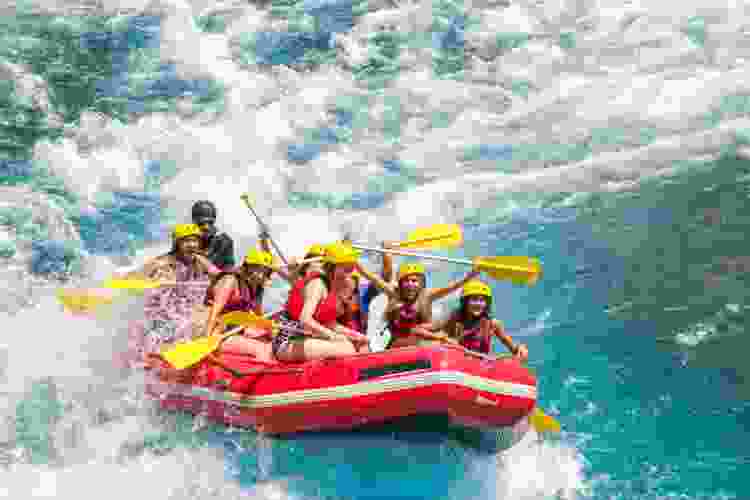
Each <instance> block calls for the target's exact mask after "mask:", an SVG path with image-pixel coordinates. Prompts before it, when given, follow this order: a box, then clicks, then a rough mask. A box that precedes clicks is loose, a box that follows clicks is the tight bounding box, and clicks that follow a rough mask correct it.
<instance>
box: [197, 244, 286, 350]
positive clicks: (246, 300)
mask: <svg viewBox="0 0 750 500" xmlns="http://www.w3.org/2000/svg"><path fill="white" fill-rule="evenodd" d="M276 270H277V269H276V268H275V267H274V265H273V256H272V255H271V253H270V252H266V251H263V250H257V249H253V250H250V251H249V252H248V253H247V255H246V256H245V258H244V259H243V261H242V264H241V265H240V266H239V268H237V269H235V270H232V271H225V272H222V273H220V274H219V275H218V276H217V277H216V278H215V279H214V280H213V282H212V283H211V285H210V286H209V287H208V290H207V292H206V298H205V305H206V306H207V307H208V308H209V309H208V317H207V318H206V321H205V325H204V327H203V335H214V334H221V333H223V331H221V330H217V327H219V326H220V325H219V318H220V317H221V316H222V315H224V314H227V313H230V312H234V311H241V312H252V313H255V314H257V315H259V316H260V315H262V314H263V292H264V287H265V284H266V283H267V280H268V279H269V277H270V274H271V273H273V272H274V271H276ZM220 350H222V351H225V352H227V351H228V352H234V353H239V354H247V355H252V356H255V357H257V358H260V359H263V360H266V361H270V360H271V359H272V358H271V346H270V343H268V342H263V341H262V340H258V339H252V338H247V337H243V336H233V337H230V338H229V339H227V340H226V341H225V342H223V343H222V344H221V349H220Z"/></svg>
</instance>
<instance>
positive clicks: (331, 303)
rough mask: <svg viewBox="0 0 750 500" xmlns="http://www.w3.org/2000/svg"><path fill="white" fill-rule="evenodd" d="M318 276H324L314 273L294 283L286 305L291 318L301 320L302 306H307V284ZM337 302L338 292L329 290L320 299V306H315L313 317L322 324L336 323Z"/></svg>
mask: <svg viewBox="0 0 750 500" xmlns="http://www.w3.org/2000/svg"><path fill="white" fill-rule="evenodd" d="M318 278H323V274H321V273H314V274H311V275H310V276H306V277H304V278H300V279H298V280H297V281H296V282H295V283H294V286H292V290H291V291H290V292H289V298H288V299H287V301H286V306H285V307H284V309H285V311H286V314H287V316H289V319H291V320H294V321H299V320H300V316H301V315H302V308H303V307H304V306H305V285H307V284H308V283H309V282H310V281H312V280H314V279H318ZM336 302H337V299H336V294H335V293H331V291H330V290H329V291H328V295H326V296H325V297H324V298H323V300H321V301H320V303H319V304H318V307H316V308H315V312H314V313H313V319H314V320H315V321H317V322H318V323H320V324H321V325H330V324H331V323H334V322H335V321H336V319H337V316H338V314H337V311H336Z"/></svg>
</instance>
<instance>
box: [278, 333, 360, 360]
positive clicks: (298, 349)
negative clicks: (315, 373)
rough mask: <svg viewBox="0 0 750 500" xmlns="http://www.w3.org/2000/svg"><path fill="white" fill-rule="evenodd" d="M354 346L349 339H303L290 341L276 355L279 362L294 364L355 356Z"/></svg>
mask: <svg viewBox="0 0 750 500" xmlns="http://www.w3.org/2000/svg"><path fill="white" fill-rule="evenodd" d="M355 353H356V351H355V350H354V346H353V345H352V343H351V342H350V341H349V339H342V340H338V339H336V340H322V339H314V338H309V337H307V338H305V339H304V340H292V341H290V342H289V343H288V344H287V345H286V347H285V348H282V349H281V350H280V351H279V352H278V353H277V355H276V358H277V359H278V360H279V361H284V362H287V363H294V362H300V361H312V360H315V359H324V358H343V357H346V356H351V355H352V354H355Z"/></svg>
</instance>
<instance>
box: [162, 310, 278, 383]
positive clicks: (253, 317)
mask: <svg viewBox="0 0 750 500" xmlns="http://www.w3.org/2000/svg"><path fill="white" fill-rule="evenodd" d="M219 320H220V321H221V322H222V323H223V324H224V325H239V328H235V329H233V330H232V331H229V332H227V333H225V334H223V335H210V336H208V337H201V338H198V339H195V340H191V341H189V342H185V343H182V344H178V345H176V346H174V347H171V348H169V349H167V350H165V351H163V352H162V353H161V357H162V358H163V359H164V360H165V361H167V362H168V363H169V364H170V365H172V366H173V367H174V368H176V369H178V370H184V369H185V368H189V367H191V366H193V365H194V364H196V363H198V362H199V361H201V360H202V359H203V358H205V357H206V356H208V355H209V354H211V353H212V352H214V351H215V350H216V349H217V348H218V347H219V343H220V342H221V341H222V339H224V337H227V336H229V335H233V334H235V333H237V332H238V331H239V330H241V329H242V328H244V327H246V326H254V327H257V328H263V329H268V330H271V329H272V328H273V326H274V322H273V321H271V320H270V319H267V318H263V317H261V316H258V315H257V314H254V313H251V312H242V311H234V312H231V313H227V314H224V315H223V316H221V318H219Z"/></svg>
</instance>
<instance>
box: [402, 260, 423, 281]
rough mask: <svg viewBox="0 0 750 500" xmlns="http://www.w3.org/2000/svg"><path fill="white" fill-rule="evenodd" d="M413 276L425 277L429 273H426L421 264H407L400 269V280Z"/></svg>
mask: <svg viewBox="0 0 750 500" xmlns="http://www.w3.org/2000/svg"><path fill="white" fill-rule="evenodd" d="M412 274H421V275H423V276H424V275H425V274H427V272H426V271H425V268H424V265H422V264H420V263H419V262H405V263H403V264H401V266H400V267H399V268H398V279H399V280H401V279H402V278H405V277H407V276H410V275H412Z"/></svg>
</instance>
